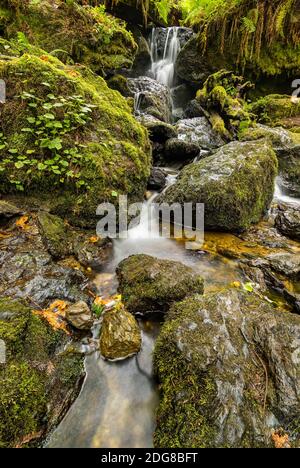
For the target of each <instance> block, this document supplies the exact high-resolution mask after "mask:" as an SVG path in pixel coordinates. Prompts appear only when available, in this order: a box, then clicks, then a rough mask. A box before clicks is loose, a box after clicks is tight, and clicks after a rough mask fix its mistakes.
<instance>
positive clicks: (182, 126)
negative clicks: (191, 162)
mask: <svg viewBox="0 0 300 468" xmlns="http://www.w3.org/2000/svg"><path fill="white" fill-rule="evenodd" d="M175 128H176V131H177V133H178V138H179V139H180V140H181V141H184V142H185V143H191V144H193V145H197V146H198V148H199V150H200V149H204V150H213V149H216V148H219V147H220V146H223V145H224V144H225V141H224V140H223V139H222V138H221V137H220V135H219V134H218V133H217V132H215V131H214V130H213V129H212V127H211V125H210V123H209V122H208V120H207V119H206V117H198V118H194V119H184V120H179V122H177V124H176V127H175Z"/></svg>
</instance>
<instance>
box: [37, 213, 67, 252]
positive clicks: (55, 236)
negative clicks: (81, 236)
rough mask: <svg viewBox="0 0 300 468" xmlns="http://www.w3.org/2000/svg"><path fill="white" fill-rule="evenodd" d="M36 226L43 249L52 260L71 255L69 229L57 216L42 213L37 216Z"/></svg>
mask: <svg viewBox="0 0 300 468" xmlns="http://www.w3.org/2000/svg"><path fill="white" fill-rule="evenodd" d="M38 225H39V229H40V234H41V236H42V239H43V242H44V244H45V247H46V248H47V250H48V252H49V253H50V254H51V255H52V257H54V258H56V259H57V258H64V257H66V256H67V255H71V254H72V250H73V249H72V238H71V232H70V230H69V228H68V227H67V226H66V224H65V222H64V221H63V220H62V219H61V218H59V217H58V216H54V215H51V214H49V213H46V212H45V211H42V212H40V213H39V214H38Z"/></svg>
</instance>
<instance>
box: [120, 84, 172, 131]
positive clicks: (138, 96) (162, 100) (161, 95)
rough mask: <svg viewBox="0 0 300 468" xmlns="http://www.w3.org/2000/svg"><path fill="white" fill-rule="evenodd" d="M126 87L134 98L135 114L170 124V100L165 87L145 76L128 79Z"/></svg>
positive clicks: (168, 92) (169, 94) (168, 91)
mask: <svg viewBox="0 0 300 468" xmlns="http://www.w3.org/2000/svg"><path fill="white" fill-rule="evenodd" d="M128 86H129V89H130V90H131V92H132V94H133V95H134V96H135V101H136V102H135V110H136V112H139V113H142V114H147V115H152V116H153V117H155V118H157V119H159V120H161V121H163V122H170V120H171V109H172V100H171V93H170V90H169V89H168V88H167V86H164V85H163V84H161V83H159V82H158V81H156V80H153V79H152V78H148V77H147V76H140V77H139V78H130V79H128Z"/></svg>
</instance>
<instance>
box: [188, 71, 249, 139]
mask: <svg viewBox="0 0 300 468" xmlns="http://www.w3.org/2000/svg"><path fill="white" fill-rule="evenodd" d="M252 87H253V85H252V84H251V83H250V82H246V81H245V80H244V78H243V77H242V76H237V75H235V74H234V73H232V72H230V71H227V70H219V71H218V72H217V73H214V74H213V75H211V76H209V78H208V79H207V80H206V81H205V83H204V86H203V88H202V89H200V90H199V91H198V93H197V101H198V102H199V103H200V105H201V106H202V107H203V108H205V109H207V111H208V113H209V116H210V122H211V125H212V127H213V130H215V131H217V132H218V133H220V134H221V135H222V136H223V137H224V138H227V139H229V140H231V139H232V138H233V137H235V136H236V135H237V134H238V133H239V131H240V130H241V129H243V128H245V127H248V126H249V125H250V123H251V120H252V117H251V114H250V113H249V112H248V110H247V108H246V102H245V101H244V99H243V98H244V95H245V93H246V92H247V91H248V90H249V89H251V88H252Z"/></svg>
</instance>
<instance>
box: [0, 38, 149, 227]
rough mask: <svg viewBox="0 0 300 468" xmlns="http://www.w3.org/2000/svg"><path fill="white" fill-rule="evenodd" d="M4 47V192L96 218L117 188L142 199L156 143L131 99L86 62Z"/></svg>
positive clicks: (83, 219) (0, 75) (0, 67)
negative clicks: (152, 146)
mask: <svg viewBox="0 0 300 468" xmlns="http://www.w3.org/2000/svg"><path fill="white" fill-rule="evenodd" d="M2 44H3V42H2ZM0 46H1V44H0ZM4 48H5V51H6V57H5V58H3V59H2V60H0V79H3V80H5V82H6V87H7V100H6V103H5V104H4V105H2V106H1V113H0V119H1V130H0V140H1V141H0V151H1V165H0V193H2V194H11V193H16V192H19V193H21V194H24V195H25V196H35V197H36V196H38V197H39V198H40V199H41V200H44V201H45V202H47V203H48V204H49V205H50V208H51V209H52V211H53V212H54V213H58V214H62V215H66V217H67V218H69V219H70V218H71V219H73V221H74V222H78V223H80V224H83V225H86V224H89V225H93V226H94V225H95V219H96V208H97V206H98V205H99V204H100V203H102V202H105V201H106V202H108V201H111V202H113V203H116V202H117V200H118V199H117V195H118V194H127V195H128V196H129V198H130V199H131V200H135V201H136V200H140V199H142V198H143V194H144V190H145V188H146V183H147V179H148V177H149V173H150V164H151V151H150V144H149V140H148V135H147V132H146V130H145V129H144V128H143V127H142V126H141V125H140V124H139V123H138V122H137V121H136V120H135V119H134V117H133V115H132V111H131V108H130V107H129V105H128V104H127V102H126V99H124V98H123V97H122V96H121V95H120V94H119V93H118V92H116V91H113V90H111V89H109V88H108V86H107V85H106V83H105V81H104V80H103V79H102V78H101V77H97V76H96V75H94V74H93V73H92V72H91V71H89V69H87V68H85V67H83V66H75V67H72V66H66V65H64V64H63V63H62V62H60V61H59V60H58V59H56V58H53V57H51V56H50V55H48V54H46V53H45V52H44V53H42V55H40V53H41V51H40V50H39V49H36V48H34V47H31V46H28V45H25V46H20V45H19V44H18V43H17V44H16V43H4ZM20 48H23V50H22V51H21V52H18V51H19V49H20ZM11 49H12V50H11ZM24 49H25V52H26V50H27V51H28V52H29V53H23V51H24ZM22 54H23V55H22ZM9 55H12V57H9ZM18 55H19V56H18ZM0 59H1V57H0ZM79 218H80V220H79Z"/></svg>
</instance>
